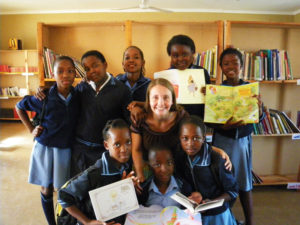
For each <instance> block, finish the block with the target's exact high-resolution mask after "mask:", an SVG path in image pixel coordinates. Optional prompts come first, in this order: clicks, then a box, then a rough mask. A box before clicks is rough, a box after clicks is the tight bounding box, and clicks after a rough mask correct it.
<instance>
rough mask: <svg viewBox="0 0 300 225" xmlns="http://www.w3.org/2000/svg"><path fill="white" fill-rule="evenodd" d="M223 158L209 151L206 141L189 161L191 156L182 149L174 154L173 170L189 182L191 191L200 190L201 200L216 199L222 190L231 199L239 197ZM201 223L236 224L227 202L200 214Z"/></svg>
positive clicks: (234, 181)
mask: <svg viewBox="0 0 300 225" xmlns="http://www.w3.org/2000/svg"><path fill="white" fill-rule="evenodd" d="M214 160H216V162H217V165H218V169H217V173H215V172H214V171H213V169H212V165H213V164H214V163H215V161H214ZM224 163H225V161H224V160H223V159H222V158H221V156H220V155H219V154H218V153H215V152H214V151H212V148H211V146H210V145H208V144H207V143H203V145H202V148H201V150H200V151H199V153H198V154H197V155H196V156H195V158H194V160H193V161H191V159H190V157H189V156H188V155H187V154H186V153H185V152H184V151H183V150H181V154H180V153H179V154H177V157H176V171H177V173H178V174H179V175H180V176H181V177H183V178H184V179H185V180H186V181H187V182H189V183H190V184H191V185H192V189H193V191H198V192H200V193H201V195H202V197H203V200H205V199H212V200H213V199H215V198H217V197H219V196H220V195H221V194H223V193H227V194H229V195H230V197H231V199H232V200H231V201H230V202H233V201H234V200H235V199H236V198H237V196H238V186H237V183H236V180H235V178H234V177H233V175H232V174H231V172H229V171H227V170H226V169H225V167H224ZM201 216H202V223H203V225H213V224H222V225H235V224H236V222H235V219H234V217H233V215H232V213H231V210H230V206H229V202H224V204H223V206H220V207H217V208H214V209H210V210H207V211H205V212H204V213H201Z"/></svg>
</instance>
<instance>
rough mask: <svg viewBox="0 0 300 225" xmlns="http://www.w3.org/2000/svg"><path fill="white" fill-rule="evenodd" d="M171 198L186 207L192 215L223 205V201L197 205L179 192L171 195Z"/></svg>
mask: <svg viewBox="0 0 300 225" xmlns="http://www.w3.org/2000/svg"><path fill="white" fill-rule="evenodd" d="M171 198H172V199H173V200H175V201H177V202H178V203H180V204H181V205H183V206H184V207H186V208H187V209H188V210H190V212H192V213H197V212H201V211H205V210H208V209H213V208H216V207H220V206H222V205H223V203H224V199H218V200H212V201H208V202H205V203H201V204H198V203H197V202H195V201H193V200H191V199H189V198H188V197H186V196H184V195H183V194H181V193H180V192H176V193H175V194H173V195H171Z"/></svg>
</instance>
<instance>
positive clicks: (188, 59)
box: [170, 45, 194, 70]
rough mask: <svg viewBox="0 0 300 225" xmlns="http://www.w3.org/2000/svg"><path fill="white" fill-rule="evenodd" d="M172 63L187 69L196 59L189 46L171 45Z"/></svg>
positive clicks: (177, 67) (178, 67) (179, 67)
mask: <svg viewBox="0 0 300 225" xmlns="http://www.w3.org/2000/svg"><path fill="white" fill-rule="evenodd" d="M170 56H171V65H172V66H173V67H175V68H176V69H179V70H185V69H187V68H189V66H190V65H191V64H192V63H193V61H194V54H193V53H192V50H191V48H190V47H189V46H186V45H172V47H171V53H170Z"/></svg>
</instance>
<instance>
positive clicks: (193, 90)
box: [154, 69, 205, 104]
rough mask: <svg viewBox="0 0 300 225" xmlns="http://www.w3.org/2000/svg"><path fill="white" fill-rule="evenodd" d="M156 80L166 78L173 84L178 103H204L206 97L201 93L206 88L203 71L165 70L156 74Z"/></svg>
mask: <svg viewBox="0 0 300 225" xmlns="http://www.w3.org/2000/svg"><path fill="white" fill-rule="evenodd" d="M154 78H155V79H156V78H165V79H167V80H168V81H170V82H171V83H172V85H173V87H174V91H175V94H176V101H177V103H180V104H203V103H204V95H203V93H201V89H202V87H204V86H205V77H204V70H203V69H186V70H177V69H171V70H163V71H160V72H156V73H154Z"/></svg>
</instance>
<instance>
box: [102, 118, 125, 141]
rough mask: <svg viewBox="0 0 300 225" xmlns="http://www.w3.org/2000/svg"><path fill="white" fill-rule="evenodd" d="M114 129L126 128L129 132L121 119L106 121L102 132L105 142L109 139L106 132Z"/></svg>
mask: <svg viewBox="0 0 300 225" xmlns="http://www.w3.org/2000/svg"><path fill="white" fill-rule="evenodd" d="M116 128H117V129H122V128H127V129H128V131H129V126H128V124H127V123H126V122H125V121H124V120H123V119H115V120H108V121H107V122H106V124H105V127H104V128H103V130H102V136H103V140H104V141H107V140H108V138H109V134H108V131H109V130H110V129H116Z"/></svg>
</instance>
